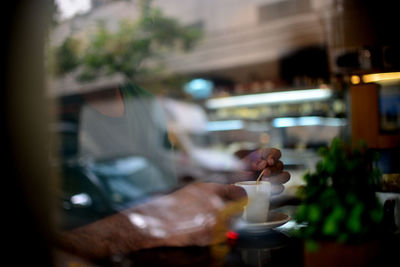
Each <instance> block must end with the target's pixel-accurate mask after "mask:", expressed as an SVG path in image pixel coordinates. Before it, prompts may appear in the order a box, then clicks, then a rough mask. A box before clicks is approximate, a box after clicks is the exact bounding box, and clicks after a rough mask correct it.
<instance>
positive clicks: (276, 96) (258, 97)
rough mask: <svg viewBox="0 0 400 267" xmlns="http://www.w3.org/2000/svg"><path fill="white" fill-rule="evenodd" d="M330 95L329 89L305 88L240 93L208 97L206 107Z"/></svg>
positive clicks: (246, 104)
mask: <svg viewBox="0 0 400 267" xmlns="http://www.w3.org/2000/svg"><path fill="white" fill-rule="evenodd" d="M331 96H332V91H331V90H330V89H321V88H318V89H307V90H293V91H285V92H274V93H264V94H252V95H241V96H232V97H224V98H215V99H209V100H207V101H206V107H207V108H209V109H216V108H227V107H243V106H255V105H262V104H280V103H301V102H307V101H318V100H324V99H328V98H330V97H331Z"/></svg>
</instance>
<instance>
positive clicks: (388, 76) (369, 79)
mask: <svg viewBox="0 0 400 267" xmlns="http://www.w3.org/2000/svg"><path fill="white" fill-rule="evenodd" d="M362 80H363V82H365V83H374V82H383V81H392V80H400V72H386V73H372V74H365V75H363V76H362Z"/></svg>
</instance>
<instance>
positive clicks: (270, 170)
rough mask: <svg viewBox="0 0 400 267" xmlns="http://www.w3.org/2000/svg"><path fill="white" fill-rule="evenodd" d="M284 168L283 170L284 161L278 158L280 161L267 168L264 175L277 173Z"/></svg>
mask: <svg viewBox="0 0 400 267" xmlns="http://www.w3.org/2000/svg"><path fill="white" fill-rule="evenodd" d="M282 170H283V162H282V161H280V160H278V162H277V163H276V164H275V165H273V166H270V167H267V168H266V169H265V171H264V174H263V177H268V176H272V175H276V174H278V173H280V172H282Z"/></svg>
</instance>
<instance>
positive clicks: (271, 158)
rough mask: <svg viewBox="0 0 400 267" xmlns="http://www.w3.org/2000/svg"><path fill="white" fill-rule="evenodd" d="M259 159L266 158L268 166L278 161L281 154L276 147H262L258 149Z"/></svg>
mask: <svg viewBox="0 0 400 267" xmlns="http://www.w3.org/2000/svg"><path fill="white" fill-rule="evenodd" d="M259 153H260V156H261V159H264V160H266V162H267V165H268V166H272V165H274V164H275V163H277V162H278V160H279V159H280V158H281V156H282V154H281V151H280V150H279V149H276V148H264V149H260V151H259Z"/></svg>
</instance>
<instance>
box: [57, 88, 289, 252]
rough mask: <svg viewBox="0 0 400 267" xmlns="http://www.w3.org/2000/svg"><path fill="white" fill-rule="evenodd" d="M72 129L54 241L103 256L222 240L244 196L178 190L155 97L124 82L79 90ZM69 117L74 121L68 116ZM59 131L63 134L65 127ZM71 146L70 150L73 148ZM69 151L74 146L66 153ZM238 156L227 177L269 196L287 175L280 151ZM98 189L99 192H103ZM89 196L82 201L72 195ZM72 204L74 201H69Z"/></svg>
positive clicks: (220, 189)
mask: <svg viewBox="0 0 400 267" xmlns="http://www.w3.org/2000/svg"><path fill="white" fill-rule="evenodd" d="M75 101H77V102H79V103H80V104H79V105H78V106H79V108H77V109H75V111H77V112H76V114H74V115H71V114H67V115H65V116H64V123H65V122H66V120H67V119H68V120H70V122H71V121H75V122H76V123H77V127H76V128H77V129H78V130H77V132H76V133H75V134H73V136H74V138H75V140H74V141H71V140H72V139H74V138H71V136H70V134H68V133H67V135H68V136H67V137H68V140H69V141H68V143H66V144H65V146H64V159H63V160H64V163H63V171H64V173H63V176H64V177H63V178H64V179H63V181H64V182H63V185H62V186H63V194H64V197H65V198H64V206H63V209H62V210H63V217H62V223H63V227H64V229H65V231H63V232H62V233H61V235H60V241H61V242H60V244H61V246H62V247H63V248H64V249H66V250H67V251H70V252H73V253H74V254H79V255H81V256H84V257H89V258H105V257H110V256H111V255H113V254H125V253H128V252H130V251H135V250H139V249H144V248H152V247H159V246H193V245H197V246H206V245H210V244H214V243H218V242H221V241H223V240H224V237H225V233H226V231H227V229H228V228H227V227H228V226H229V221H230V219H231V218H234V217H236V216H238V215H239V214H240V213H241V209H242V207H243V205H244V201H245V199H246V194H245V192H244V191H243V190H242V188H240V187H237V186H234V185H228V184H217V183H192V184H189V185H185V186H183V187H181V188H178V184H177V178H176V175H175V172H174V166H173V162H172V158H171V149H170V145H169V143H168V138H167V136H168V135H167V130H166V129H167V128H166V125H165V122H164V120H163V112H162V110H161V109H160V106H159V105H158V103H157V101H156V98H155V97H153V96H152V95H151V94H149V93H148V92H147V91H145V90H143V89H142V88H140V87H138V86H136V85H133V84H132V83H126V84H124V85H122V86H119V87H116V88H114V89H112V90H108V91H106V92H101V93H92V94H86V95H83V96H81V97H79V96H77V100H75ZM71 118H73V119H71ZM64 135H65V133H64ZM71 144H75V146H76V147H75V148H73V149H71ZM71 151H72V152H71ZM247 154H248V155H246V156H243V162H244V163H245V164H244V165H245V166H246V168H245V169H244V170H243V171H242V172H239V173H238V174H237V175H236V176H235V177H232V180H231V182H232V183H233V182H236V181H239V180H249V179H256V178H257V176H258V175H259V173H260V172H261V171H262V170H264V169H265V171H264V177H263V180H268V181H271V183H272V184H273V191H274V193H275V194H278V193H280V192H281V191H282V190H283V186H282V184H283V183H285V182H286V181H288V180H289V178H290V175H289V173H287V172H284V171H283V163H282V162H281V161H280V157H281V153H280V151H279V150H277V149H274V148H270V149H260V150H257V151H252V152H248V153H247ZM100 191H101V192H102V193H101V192H100ZM83 192H84V194H87V197H88V198H89V199H90V202H91V203H90V205H88V207H75V208H74V207H73V206H74V203H71V201H69V200H72V198H74V197H76V196H82V193H83ZM72 202H73V201H72Z"/></svg>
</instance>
